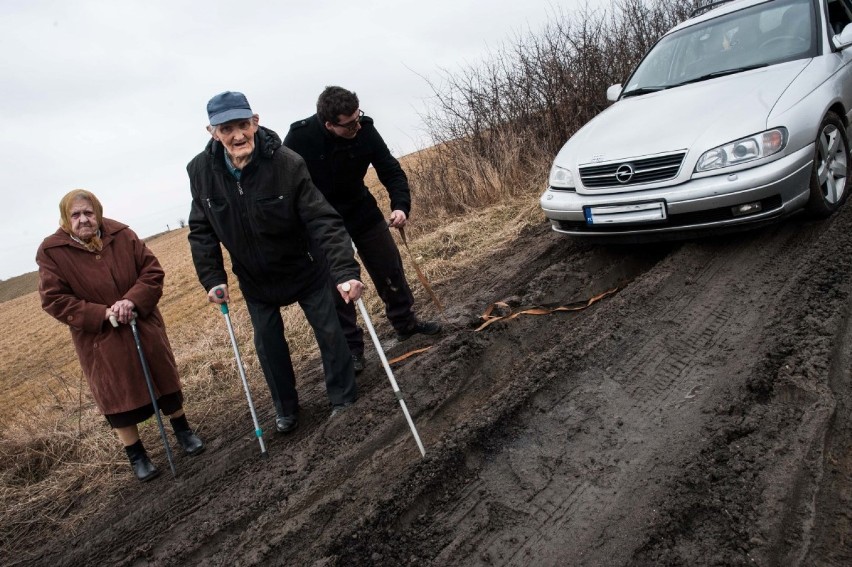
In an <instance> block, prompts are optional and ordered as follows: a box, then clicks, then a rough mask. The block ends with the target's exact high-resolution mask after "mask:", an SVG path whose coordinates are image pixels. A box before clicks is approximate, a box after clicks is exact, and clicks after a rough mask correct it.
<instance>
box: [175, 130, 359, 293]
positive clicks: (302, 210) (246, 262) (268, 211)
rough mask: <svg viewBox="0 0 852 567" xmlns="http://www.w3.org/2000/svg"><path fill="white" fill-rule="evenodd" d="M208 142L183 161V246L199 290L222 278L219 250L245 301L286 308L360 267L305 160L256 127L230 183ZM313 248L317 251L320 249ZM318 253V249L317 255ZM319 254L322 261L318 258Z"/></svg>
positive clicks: (218, 149)
mask: <svg viewBox="0 0 852 567" xmlns="http://www.w3.org/2000/svg"><path fill="white" fill-rule="evenodd" d="M224 151H225V149H224V146H223V145H222V144H221V143H219V142H217V141H214V140H211V141H210V143H208V144H207V147H206V148H205V150H204V151H203V152H201V153H200V154H198V155H197V156H195V158H194V159H193V160H192V161H191V162H189V165H187V168H186V169H187V172H188V173H189V182H190V189H191V191H192V208H191V210H190V213H189V244H190V249H191V250H192V261H193V262H194V264H195V270H196V272H197V273H198V279H199V280H200V281H201V285H203V286H204V289H205V290H209V289H210V288H212V287H214V286H217V285H219V284H223V283H227V275H226V273H225V268H224V263H223V259H222V249H221V247H220V246H219V244H220V243H221V244H224V245H225V248H227V249H228V252H229V253H230V256H231V264H232V266H233V269H234V273H235V274H236V275H237V277H238V278H239V280H240V288H241V290H242V292H243V295H244V296H245V297H246V298H247V299H254V300H256V301H264V302H268V303H279V304H281V305H286V304H289V303H292V302H294V301H297V300H298V299H300V298H301V297H304V296H305V295H306V294H308V293H310V292H313V291H314V290H316V289H318V288H319V287H321V286H326V285H328V265H329V264H330V269H331V274H332V277H333V279H334V281H335V282H337V283H341V282H344V281H347V280H350V279H358V278H359V275H360V269H359V267H358V263H357V262H356V261H355V258H354V254H353V251H352V242H351V240H350V239H349V236H348V235H347V234H346V231H345V230H344V227H343V223H342V222H341V218H340V215H338V214H337V213H336V212H335V210H334V208H332V207H331V206H330V205H329V204H328V202H327V201H326V200H325V199H324V198H323V196H322V195H321V194H320V192H319V191H317V189H316V187H315V186H314V185H313V183H311V179H310V176H309V175H308V170H307V168H306V167H305V162H304V161H303V160H302V159H301V158H300V157H299V156H298V155H297V154H295V153H294V152H292V151H290V150H289V149H287V148H284V147H282V146H281V138H279V137H278V135H277V134H276V133H275V132H273V131H272V130H269V129H267V128H263V127H260V128H259V129H258V131H257V134H256V136H255V150H254V156H253V158H252V160H251V162H249V164H248V165H247V166H246V167H245V169H243V170H242V174H241V178H240V181H239V182H238V181H237V180H236V179H235V178H234V176H233V175H231V173H230V172H229V171H228V170H227V168H226V166H225V161H224V159H225V158H224ZM320 246H321V248H320ZM323 252H324V254H323ZM326 258H327V260H326Z"/></svg>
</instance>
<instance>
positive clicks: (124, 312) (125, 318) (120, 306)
mask: <svg viewBox="0 0 852 567" xmlns="http://www.w3.org/2000/svg"><path fill="white" fill-rule="evenodd" d="M134 309H136V306H135V305H134V304H133V302H132V301H130V300H129V299H119V300H118V301H116V302H115V303H113V304H112V307H110V308H109V311H110V312H111V313H112V314H113V315H115V318H116V319H118V322H119V323H121V324H123V325H126V324H127V323H129V322H130V320H131V319H133V310H134ZM107 318H109V315H107Z"/></svg>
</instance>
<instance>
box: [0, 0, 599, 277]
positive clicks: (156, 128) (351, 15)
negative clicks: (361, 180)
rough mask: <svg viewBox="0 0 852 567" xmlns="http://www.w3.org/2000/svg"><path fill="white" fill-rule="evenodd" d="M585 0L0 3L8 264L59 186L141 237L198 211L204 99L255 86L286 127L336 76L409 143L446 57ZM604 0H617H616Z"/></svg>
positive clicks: (53, 220) (253, 94) (1, 233)
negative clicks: (192, 189) (79, 191)
mask: <svg viewBox="0 0 852 567" xmlns="http://www.w3.org/2000/svg"><path fill="white" fill-rule="evenodd" d="M581 1H582V0H563V1H561V2H560V1H559V0H524V1H521V2H519V1H518V0H490V1H485V0H481V1H471V0H431V1H428V2H427V1H419V2H406V1H404V0H369V1H366V2H342V1H336V0H335V1H322V0H320V1H310V0H301V1H299V2H291V1H279V2H274V1H268V0H267V1H264V2H260V1H256V2H251V1H248V0H245V1H243V2H234V1H230V2H223V1H220V0H208V1H205V2H189V1H184V2H180V1H177V0H168V1H161V0H155V1H151V0H148V1H145V2H142V1H130V0H126V1H110V0H102V1H93V0H91V1H80V0H77V1H55V2H47V1H39V0H2V2H0V51H2V53H3V57H2V60H0V95H2V96H0V112H2V121H3V136H2V139H0V170H1V171H2V172H3V177H4V181H3V195H4V197H5V199H4V201H5V202H6V207H7V209H6V211H7V213H11V214H7V216H6V221H5V222H3V223H1V224H0V237H2V238H0V258H2V265H0V279H7V278H9V277H12V276H16V275H19V274H22V273H24V272H29V271H32V270H35V269H37V266H36V264H35V260H34V257H35V253H36V249H37V248H38V245H39V243H40V242H41V240H42V239H43V238H44V237H45V236H47V235H48V234H51V233H52V232H53V231H54V230H56V228H57V226H58V219H59V210H58V203H59V199H60V198H61V197H62V195H64V194H65V193H66V192H68V191H70V190H71V189H74V188H84V189H88V190H90V191H92V192H94V193H95V194H96V195H97V196H98V197H99V198H100V200H101V202H102V203H103V205H104V214H105V215H106V216H108V217H110V218H115V219H117V220H120V221H122V222H125V223H127V224H129V225H130V226H131V228H133V229H134V230H135V231H136V232H137V233H138V234H139V235H140V236H143V237H144V236H149V235H151V234H155V233H157V232H161V231H163V230H165V229H166V226H167V225H168V226H169V227H171V228H175V227H176V226H177V225H178V221H179V219H186V217H187V215H188V212H189V198H190V197H189V187H188V182H187V177H186V170H185V167H186V164H187V162H189V160H190V159H192V157H193V156H195V155H196V154H197V153H198V152H200V151H201V150H202V149H203V147H204V145H205V144H206V143H207V140H208V139H209V136H208V134H207V132H206V131H205V130H204V126H205V125H206V124H207V114H206V110H205V106H206V103H207V100H208V99H209V98H210V97H211V96H212V95H214V94H216V93H218V92H221V91H225V90H235V91H242V92H244V93H245V94H246V96H247V97H248V100H249V103H250V104H251V106H252V109H253V110H254V111H255V112H257V113H258V114H260V123H261V124H262V125H264V126H267V127H269V128H272V129H273V130H275V131H277V132H278V133H279V134H280V135H281V137H282V138H283V137H284V134H286V132H287V128H288V126H289V124H290V123H291V122H294V121H296V120H298V119H301V118H304V117H307V116H309V115H311V114H313V113H314V111H315V106H314V105H315V103H316V98H317V95H318V94H319V93H320V91H321V90H322V89H323V88H324V87H325V86H326V85H330V84H338V85H340V86H343V87H345V88H348V89H350V90H354V91H356V92H357V93H358V96H359V98H360V100H361V108H362V109H363V110H364V111H365V112H366V113H367V114H369V115H370V116H372V117H373V118H374V119H375V122H376V126H377V128H378V130H379V132H380V133H381V134H382V135H383V136H384V138H385V141H386V142H387V143H388V146H389V147H390V148H391V151H392V152H393V153H394V155H396V156H398V157H399V156H401V155H404V154H406V153H409V152H411V151H414V150H416V149H420V148H422V147H426V146H428V145H429V142H428V138H426V135H425V132H424V131H423V126H422V124H421V120H420V116H421V115H422V114H423V112H424V111H425V109H426V105H427V101H428V99H429V97H430V95H431V94H432V90H431V88H430V87H429V85H428V84H427V82H426V79H430V80H433V81H435V80H439V79H440V77H441V76H442V72H441V70H442V69H446V70H449V71H453V70H457V69H461V68H464V67H467V66H469V65H472V64H473V65H475V64H476V63H477V62H479V61H482V60H485V59H487V57H488V54H489V53H493V52H494V51H496V50H498V49H499V48H500V46H501V44H503V43H504V42H511V40H512V39H513V38H515V37H517V36H518V35H521V36H524V35H527V34H528V33H530V32H536V31H538V30H541V29H542V27H543V26H544V25H545V23H546V22H547V21H548V20H549V19H550V18H552V17H553V15H554V14H555V13H556V12H557V11H558V10H566V11H569V12H570V11H572V10H574V9H575V7H578V6H579V5H580V2H581ZM604 1H605V0H604Z"/></svg>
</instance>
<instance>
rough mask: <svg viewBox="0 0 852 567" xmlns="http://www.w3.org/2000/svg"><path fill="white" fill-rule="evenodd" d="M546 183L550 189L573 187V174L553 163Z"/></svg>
mask: <svg viewBox="0 0 852 567" xmlns="http://www.w3.org/2000/svg"><path fill="white" fill-rule="evenodd" d="M548 183H549V184H550V188H551V189H574V187H575V185H574V174H573V173H571V170H569V169H565V168H564V167H559V166H558V165H554V166H553V167H551V168H550V179H549V180H548Z"/></svg>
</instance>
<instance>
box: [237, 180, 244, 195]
mask: <svg viewBox="0 0 852 567" xmlns="http://www.w3.org/2000/svg"><path fill="white" fill-rule="evenodd" d="M237 191H239V192H240V195H242V194H243V186H242V185H240V182H239V181H237Z"/></svg>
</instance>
